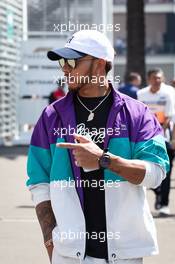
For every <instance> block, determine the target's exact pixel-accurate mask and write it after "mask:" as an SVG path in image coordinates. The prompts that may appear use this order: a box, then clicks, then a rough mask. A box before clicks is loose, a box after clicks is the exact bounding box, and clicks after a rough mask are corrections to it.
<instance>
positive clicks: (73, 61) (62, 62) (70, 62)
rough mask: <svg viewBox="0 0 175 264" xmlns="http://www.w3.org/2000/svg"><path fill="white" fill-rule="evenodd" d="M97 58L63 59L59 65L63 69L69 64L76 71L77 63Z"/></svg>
mask: <svg viewBox="0 0 175 264" xmlns="http://www.w3.org/2000/svg"><path fill="white" fill-rule="evenodd" d="M95 59H96V58H89V59H64V58H61V59H59V60H58V62H59V65H60V67H61V68H63V67H64V66H65V64H66V63H67V64H68V65H69V66H70V67H71V68H72V69H75V67H76V63H77V61H86V60H95Z"/></svg>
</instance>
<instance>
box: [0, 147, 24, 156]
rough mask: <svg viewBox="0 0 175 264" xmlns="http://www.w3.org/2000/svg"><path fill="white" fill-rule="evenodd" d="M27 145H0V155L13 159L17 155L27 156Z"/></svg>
mask: <svg viewBox="0 0 175 264" xmlns="http://www.w3.org/2000/svg"><path fill="white" fill-rule="evenodd" d="M27 153H28V146H26V145H25V146H12V147H5V146H0V157H3V158H7V159H11V160H14V159H16V158H18V156H27Z"/></svg>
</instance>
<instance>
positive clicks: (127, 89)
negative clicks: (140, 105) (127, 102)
mask: <svg viewBox="0 0 175 264" xmlns="http://www.w3.org/2000/svg"><path fill="white" fill-rule="evenodd" d="M141 82H142V78H141V76H140V74H139V73H137V72H130V73H129V74H127V75H126V78H125V84H124V85H122V86H120V87H119V89H118V91H119V92H121V93H123V94H126V95H128V96H130V97H132V98H134V99H137V92H138V90H139V86H140V85H141Z"/></svg>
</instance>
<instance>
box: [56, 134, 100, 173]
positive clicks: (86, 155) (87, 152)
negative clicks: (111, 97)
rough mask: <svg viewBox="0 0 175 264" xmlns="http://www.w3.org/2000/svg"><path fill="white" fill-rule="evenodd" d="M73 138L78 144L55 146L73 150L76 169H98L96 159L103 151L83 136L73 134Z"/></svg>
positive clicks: (59, 144) (58, 144)
mask: <svg viewBox="0 0 175 264" xmlns="http://www.w3.org/2000/svg"><path fill="white" fill-rule="evenodd" d="M73 136H74V138H75V140H76V141H77V142H79V143H57V144H56V146H57V147H60V148H66V149H73V155H74V158H75V164H76V165H77V166H78V167H83V168H87V169H98V168H99V165H98V158H100V157H101V156H102V154H103V150H102V149H101V148H99V147H98V146H97V145H96V144H95V143H94V142H93V141H92V140H90V139H88V138H87V137H85V136H82V135H78V134H74V135H73Z"/></svg>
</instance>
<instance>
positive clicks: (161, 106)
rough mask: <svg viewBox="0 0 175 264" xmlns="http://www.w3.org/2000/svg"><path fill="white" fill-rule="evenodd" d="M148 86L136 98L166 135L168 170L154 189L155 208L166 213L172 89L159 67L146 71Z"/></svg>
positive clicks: (170, 150)
mask: <svg viewBox="0 0 175 264" xmlns="http://www.w3.org/2000/svg"><path fill="white" fill-rule="evenodd" d="M147 77H148V84H149V85H148V86H147V87H146V88H143V89H141V90H140V91H138V94H137V97H138V100H140V101H142V102H143V103H145V104H146V105H148V106H149V108H150V110H151V111H152V113H154V114H155V116H156V117H157V119H158V121H159V123H160V124H161V126H162V127H163V129H164V135H165V137H166V147H167V152H168V156H169V160H170V170H169V172H168V173H167V177H166V178H165V179H164V181H163V182H162V184H161V185H160V186H159V187H158V188H156V189H155V194H156V201H155V209H157V210H159V213H161V214H164V215H168V214H170V210H169V207H168V205H169V193H170V175H171V171H172V162H173V158H174V150H173V148H172V146H171V144H170V139H171V137H170V133H167V132H168V131H169V132H170V123H171V120H172V118H173V115H174V97H173V96H172V95H173V93H172V90H171V89H170V87H169V86H168V85H166V84H165V83H164V73H163V71H162V70H161V69H159V68H155V69H152V70H150V71H148V76H147Z"/></svg>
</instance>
